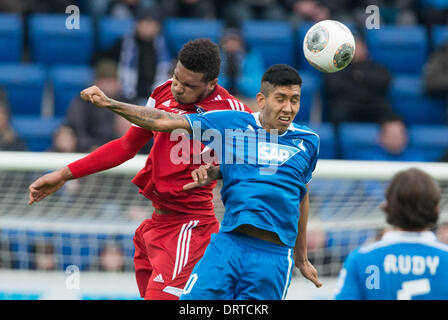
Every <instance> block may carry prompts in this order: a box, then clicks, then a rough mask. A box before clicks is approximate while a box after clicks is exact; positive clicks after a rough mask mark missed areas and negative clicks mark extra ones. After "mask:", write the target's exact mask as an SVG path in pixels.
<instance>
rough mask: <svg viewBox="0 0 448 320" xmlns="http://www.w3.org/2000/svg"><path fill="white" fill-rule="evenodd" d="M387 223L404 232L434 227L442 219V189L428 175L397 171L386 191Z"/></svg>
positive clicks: (412, 171) (410, 171) (410, 170)
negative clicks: (440, 205)
mask: <svg viewBox="0 0 448 320" xmlns="http://www.w3.org/2000/svg"><path fill="white" fill-rule="evenodd" d="M386 201H387V207H386V209H385V211H386V214H387V222H388V223H390V224H391V225H393V226H396V227H398V228H400V229H403V230H405V231H421V230H424V229H427V228H432V227H434V226H435V225H436V223H437V220H438V218H439V201H440V188H439V185H438V184H437V182H436V181H435V180H434V179H433V178H432V177H431V176H430V175H429V174H427V173H426V172H424V171H422V170H420V169H417V168H411V169H408V170H404V171H401V172H398V173H397V174H396V175H395V176H394V177H393V178H392V180H391V182H390V184H389V186H388V187H387V190H386Z"/></svg>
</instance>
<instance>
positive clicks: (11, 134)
mask: <svg viewBox="0 0 448 320" xmlns="http://www.w3.org/2000/svg"><path fill="white" fill-rule="evenodd" d="M1 93H2V91H1V92H0V151H26V150H27V148H26V144H25V142H24V141H23V140H22V139H21V138H19V137H18V136H17V133H16V132H15V131H14V129H13V128H12V127H11V124H10V114H9V108H8V106H7V103H6V98H2V97H1V96H3V95H2V94H1Z"/></svg>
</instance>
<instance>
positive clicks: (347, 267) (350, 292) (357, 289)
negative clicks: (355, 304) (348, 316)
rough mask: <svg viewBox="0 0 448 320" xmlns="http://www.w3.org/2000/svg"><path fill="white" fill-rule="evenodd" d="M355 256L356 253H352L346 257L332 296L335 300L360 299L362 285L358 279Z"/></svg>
mask: <svg viewBox="0 0 448 320" xmlns="http://www.w3.org/2000/svg"><path fill="white" fill-rule="evenodd" d="M356 256H357V254H356V251H355V252H352V253H351V254H350V255H349V256H348V257H347V259H346V261H345V262H344V266H343V268H342V269H341V271H340V272H339V277H338V281H337V284H336V291H335V296H334V299H335V300H361V299H362V285H364V284H362V283H361V281H360V279H359V274H358V272H359V271H358V267H357V263H356Z"/></svg>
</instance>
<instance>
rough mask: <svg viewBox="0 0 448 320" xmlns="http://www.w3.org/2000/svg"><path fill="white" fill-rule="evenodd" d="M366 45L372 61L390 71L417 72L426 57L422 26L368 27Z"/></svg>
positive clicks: (419, 71)
mask: <svg viewBox="0 0 448 320" xmlns="http://www.w3.org/2000/svg"><path fill="white" fill-rule="evenodd" d="M366 41H367V46H368V48H369V51H370V54H371V56H372V59H373V60H374V61H377V62H379V63H382V64H383V65H384V66H386V67H387V68H388V69H389V70H390V71H391V72H392V73H397V72H400V73H414V74H419V73H421V71H422V67H423V65H424V63H425V62H426V60H427V58H428V39H427V36H426V31H425V29H424V27H423V26H419V25H418V26H398V25H384V26H381V29H369V30H367V33H366Z"/></svg>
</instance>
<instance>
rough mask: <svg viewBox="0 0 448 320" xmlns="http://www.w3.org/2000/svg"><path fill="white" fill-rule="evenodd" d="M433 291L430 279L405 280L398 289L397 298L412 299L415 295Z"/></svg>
mask: <svg viewBox="0 0 448 320" xmlns="http://www.w3.org/2000/svg"><path fill="white" fill-rule="evenodd" d="M430 291H431V286H430V284H429V280H428V279H419V280H411V281H404V282H403V283H402V284H401V289H400V290H398V291H397V300H411V299H412V297H413V296H418V295H421V294H427V293H429V292H430Z"/></svg>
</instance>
